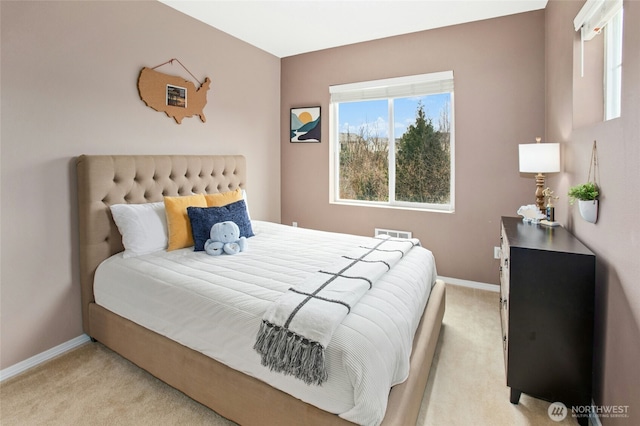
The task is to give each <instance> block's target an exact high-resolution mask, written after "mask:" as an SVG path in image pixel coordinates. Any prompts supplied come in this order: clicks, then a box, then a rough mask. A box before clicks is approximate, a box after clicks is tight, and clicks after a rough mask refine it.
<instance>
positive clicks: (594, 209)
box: [578, 200, 598, 223]
mask: <svg viewBox="0 0 640 426" xmlns="http://www.w3.org/2000/svg"><path fill="white" fill-rule="evenodd" d="M578 207H580V216H582V218H583V219H584V220H586V221H587V222H589V223H596V220H598V200H578Z"/></svg>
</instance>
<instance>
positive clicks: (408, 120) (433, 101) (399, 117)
mask: <svg viewBox="0 0 640 426" xmlns="http://www.w3.org/2000/svg"><path fill="white" fill-rule="evenodd" d="M450 99H451V98H450V94H449V93H442V94H437V95H428V96H420V97H411V98H398V99H395V100H394V107H393V108H394V115H395V119H394V129H395V130H394V132H395V137H396V138H399V137H401V136H402V135H403V134H404V132H406V131H407V128H408V127H409V126H410V125H411V124H413V123H415V121H416V111H417V110H418V103H419V102H420V101H421V102H422V105H424V111H425V113H426V115H427V117H429V118H431V119H432V120H433V125H434V126H435V127H436V128H437V127H438V121H439V117H440V111H442V108H443V107H445V106H447V107H448V108H450V105H451V101H450ZM449 116H451V113H450V112H449ZM338 121H339V132H340V133H346V132H347V131H349V132H351V133H356V134H359V133H360V132H361V129H368V131H369V136H379V137H387V136H388V133H389V132H388V123H389V112H388V105H387V100H386V99H383V100H374V101H363V102H345V103H341V104H340V110H339V117H338Z"/></svg>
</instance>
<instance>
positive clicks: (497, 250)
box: [493, 247, 502, 259]
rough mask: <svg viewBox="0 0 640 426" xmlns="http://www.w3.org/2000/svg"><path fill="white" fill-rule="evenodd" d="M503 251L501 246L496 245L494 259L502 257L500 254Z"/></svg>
mask: <svg viewBox="0 0 640 426" xmlns="http://www.w3.org/2000/svg"><path fill="white" fill-rule="evenodd" d="M501 254H502V253H501V252H500V247H494V248H493V258H494V259H500V255H501Z"/></svg>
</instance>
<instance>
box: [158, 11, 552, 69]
mask: <svg viewBox="0 0 640 426" xmlns="http://www.w3.org/2000/svg"><path fill="white" fill-rule="evenodd" d="M159 1H160V2H162V3H164V4H166V5H168V6H171V7H172V8H174V9H176V10H179V11H180V12H183V13H185V14H187V15H189V16H192V17H194V18H196V19H198V20H200V21H202V22H204V23H206V24H209V25H211V26H212V27H215V28H217V29H219V30H221V31H224V32H225V33H228V34H230V35H232V36H234V37H236V38H239V39H241V40H243V41H245V42H247V43H249V44H251V45H253V46H255V47H258V48H260V49H262V50H265V51H267V52H269V53H271V54H273V55H275V56H277V57H280V58H284V57H287V56H292V55H297V54H300V53H307V52H312V51H316V50H321V49H326V48H330V47H336V46H344V45H347V44H352V43H358V42H362V41H368V40H375V39H379V38H384V37H390V36H394V35H399V34H407V33H412V32H416V31H423V30H427V29H431V28H438V27H444V26H448V25H455V24H461V23H465V22H471V21H479V20H483V19H489V18H495V17H499V16H506V15H511V14H514V13H520V12H528V11H531V10H538V9H544V8H545V7H546V5H547V0H382V1H370V0H349V1H337V0H290V1H281V0H159Z"/></svg>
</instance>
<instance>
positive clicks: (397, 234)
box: [374, 228, 411, 238]
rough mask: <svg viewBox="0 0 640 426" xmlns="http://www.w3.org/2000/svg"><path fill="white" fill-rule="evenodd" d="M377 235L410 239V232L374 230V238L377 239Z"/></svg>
mask: <svg viewBox="0 0 640 426" xmlns="http://www.w3.org/2000/svg"><path fill="white" fill-rule="evenodd" d="M378 235H388V236H390V237H393V238H411V231H396V230H394V229H382V228H376V230H375V234H374V236H376V237H377V236H378Z"/></svg>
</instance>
